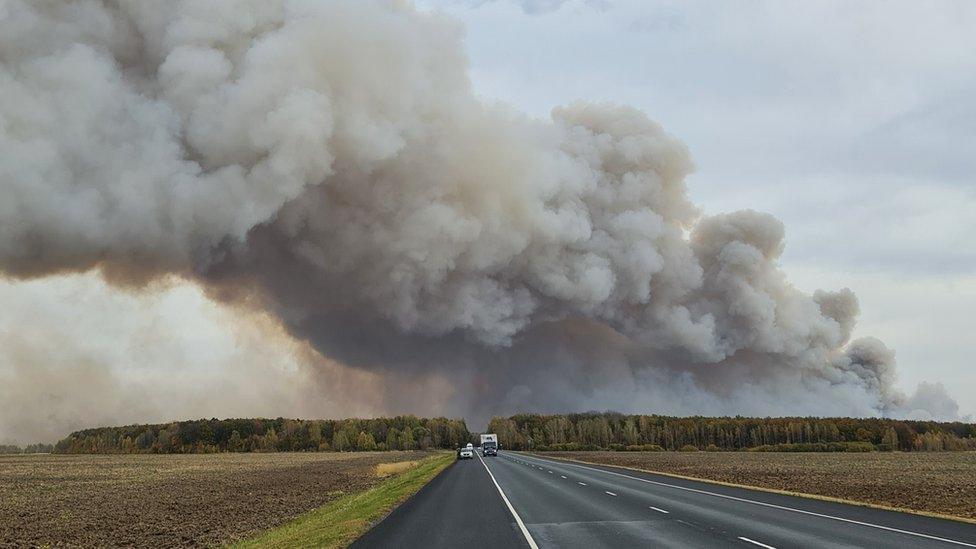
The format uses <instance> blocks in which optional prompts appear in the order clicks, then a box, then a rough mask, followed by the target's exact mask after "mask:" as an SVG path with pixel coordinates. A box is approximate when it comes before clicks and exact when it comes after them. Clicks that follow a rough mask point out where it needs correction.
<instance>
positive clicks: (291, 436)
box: [54, 416, 471, 454]
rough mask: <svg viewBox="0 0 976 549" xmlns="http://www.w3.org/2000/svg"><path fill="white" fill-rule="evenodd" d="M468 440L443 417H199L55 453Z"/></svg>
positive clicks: (102, 432)
mask: <svg viewBox="0 0 976 549" xmlns="http://www.w3.org/2000/svg"><path fill="white" fill-rule="evenodd" d="M470 440H471V433H470V432H468V428H467V426H466V425H465V423H464V421H463V420H458V419H446V418H417V417H413V416H402V417H394V418H373V419H342V420H301V419H284V418H278V419H261V418H254V419H200V420H191V421H176V422H172V423H166V424H161V425H128V426H125V427H101V428H96V429H85V430H83V431H78V432H75V433H71V434H70V435H68V436H67V437H66V438H64V439H62V440H60V441H59V442H58V443H57V444H56V445H55V447H54V451H56V452H58V453H67V454H150V453H151V454H190V453H198V454H199V453H213V452H299V451H301V452H323V451H335V452H352V451H374V450H428V449H437V448H440V449H447V448H457V447H459V446H461V445H463V444H467V443H468V442H469V441H470Z"/></svg>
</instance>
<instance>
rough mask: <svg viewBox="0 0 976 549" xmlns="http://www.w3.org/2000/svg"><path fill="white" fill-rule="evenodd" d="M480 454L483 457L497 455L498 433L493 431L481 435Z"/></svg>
mask: <svg viewBox="0 0 976 549" xmlns="http://www.w3.org/2000/svg"><path fill="white" fill-rule="evenodd" d="M481 455H483V456H485V457H488V456H497V455H498V435H496V434H494V433H489V434H487V435H481Z"/></svg>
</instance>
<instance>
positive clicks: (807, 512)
mask: <svg viewBox="0 0 976 549" xmlns="http://www.w3.org/2000/svg"><path fill="white" fill-rule="evenodd" d="M532 459H538V460H540V461H542V462H546V463H559V464H560V465H565V466H569V467H577V468H579V469H586V470H588V471H596V472H597V473H605V474H608V475H616V476H618V477H624V478H629V479H631V480H637V481H640V482H646V483H648V484H655V485H657V486H666V487H668V488H674V489H676V490H684V491H686V492H694V493H696V494H705V495H706V496H715V497H717V498H723V499H730V500H733V501H741V502H742V503H751V504H753V505H761V506H763V507H770V508H773V509H779V510H781V511H791V512H793V513H800V514H803V515H810V516H814V517H820V518H825V519H830V520H837V521H840V522H846V523H849V524H857V525H860V526H867V527H868V528H877V529H878V530H886V531H888V532H896V533H899V534H905V535H908V536H916V537H919V538H926V539H934V540H936V541H944V542H946V543H952V544H955V545H961V546H963V547H976V545H974V544H972V543H966V542H964V541H958V540H954V539H948V538H940V537H938V536H931V535H929V534H922V533H920V532H912V531H910V530H901V529H899V528H891V527H890V526H881V525H880V524H871V523H870V522H861V521H859V520H853V519H847V518H844V517H835V516H833V515H824V514H822V513H814V512H813V511H804V510H803V509H794V508H793V507H786V506H783V505H776V504H773V503H766V502H763V501H756V500H752V499H746V498H740V497H736V496H729V495H726V494H718V493H715V492H709V491H707V490H698V489H697V488H688V487H686V486H677V485H675V484H668V483H666V482H658V481H656V480H648V479H646V478H639V477H632V476H630V475H624V474H621V473H614V472H613V471H605V470H603V469H596V468H594V467H587V466H585V465H577V464H575V463H568V462H563V461H555V462H554V461H552V460H547V459H542V458H537V457H535V456H533V457H532Z"/></svg>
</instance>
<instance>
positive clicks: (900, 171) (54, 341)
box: [0, 0, 976, 443]
mask: <svg viewBox="0 0 976 549" xmlns="http://www.w3.org/2000/svg"><path fill="white" fill-rule="evenodd" d="M417 6H418V7H420V8H421V9H424V10H432V11H438V12H442V13H445V14H447V15H448V16H449V17H452V18H454V19H456V20H457V21H458V22H459V24H460V25H461V27H462V28H463V31H462V32H463V36H464V38H463V44H464V47H465V54H466V55H467V58H468V63H469V65H470V70H469V77H470V79H471V84H472V86H473V89H474V91H475V92H476V93H477V94H478V96H480V98H482V100H483V101H485V102H501V103H504V104H506V105H509V106H512V107H514V108H515V109H517V110H519V111H523V112H526V113H528V114H530V115H531V116H534V117H538V118H543V119H546V118H548V117H549V113H550V111H551V109H553V108H554V107H557V106H560V105H566V104H569V103H571V102H573V101H575V100H579V99H583V100H587V101H609V102H615V103H620V104H627V105H633V106H635V107H637V108H639V109H641V110H643V111H644V112H646V113H647V114H648V116H649V117H650V118H651V119H653V120H656V121H657V122H659V123H660V124H662V125H663V127H664V129H665V130H666V131H667V132H669V133H670V134H671V135H673V136H675V137H676V138H678V139H680V140H681V141H683V142H684V143H685V144H686V145H687V146H688V148H689V149H690V152H691V156H692V158H693V160H694V163H695V172H694V173H693V174H692V175H691V176H690V177H689V179H688V188H689V193H690V196H691V199H692V200H693V202H694V203H695V204H696V205H697V206H698V207H699V208H700V211H701V214H703V215H713V214H719V213H723V212H729V211H733V210H738V209H744V208H751V209H756V210H759V211H763V212H768V213H771V214H773V215H774V216H775V217H777V218H779V219H780V220H782V221H783V223H784V225H785V227H786V242H787V246H786V250H785V253H784V255H783V256H782V258H781V266H782V268H783V269H784V270H785V271H786V273H787V274H788V276H789V279H790V280H791V281H792V282H793V283H794V284H795V285H796V286H797V287H799V288H800V289H801V290H803V291H805V292H813V291H814V290H816V289H820V288H824V289H839V288H843V287H849V288H851V289H852V290H853V291H854V292H855V293H856V294H857V296H858V298H859V299H860V308H861V316H860V317H859V321H858V325H857V328H856V330H855V336H876V337H878V338H880V339H882V340H884V341H885V342H886V343H887V345H889V346H890V347H891V348H893V349H894V350H895V351H896V353H897V355H896V356H897V360H898V372H899V375H900V379H899V385H900V386H901V387H903V388H904V389H905V390H906V391H908V390H909V389H910V388H912V387H914V386H915V385H916V384H917V383H918V382H920V381H930V382H941V383H943V384H944V385H945V386H946V387H947V388H948V391H949V393H950V394H951V395H952V396H954V397H955V398H956V399H957V400H958V402H959V405H960V410H959V411H960V414H962V415H967V414H968V415H972V416H976V390H974V389H976V367H974V365H973V363H972V358H971V357H973V356H976V337H973V335H972V326H973V325H974V323H973V321H972V313H971V311H973V310H974V309H976V239H974V238H973V237H974V236H976V101H974V99H973V98H974V97H976V54H974V53H973V52H976V34H974V33H972V29H973V28H976V4H974V3H971V2H932V3H917V2H864V3H857V4H853V3H850V2H816V3H811V2H761V1H750V2H741V3H735V4H732V3H727V4H715V3H705V2H646V1H634V2H628V1H621V2H615V1H599V0H575V1H565V2H564V1H560V0H534V1H528V0H526V1H523V2H516V1H508V0H498V1H473V0H472V1H467V0H446V1H432V0H423V1H418V2H417ZM79 357H81V359H80V361H79ZM28 369H29V370H30V374H29V375H28V374H27V370H28ZM322 372H326V373H327V375H322ZM374 376H375V374H373V373H370V372H365V371H359V370H355V369H351V368H346V367H344V366H342V365H341V364H338V363H335V362H333V361H330V360H328V359H325V358H323V357H322V356H320V355H318V354H317V353H316V352H315V351H314V350H313V349H311V348H310V347H309V345H308V344H305V343H302V342H298V341H296V340H294V339H293V338H291V337H289V336H288V335H287V334H286V333H285V332H284V330H283V329H282V328H281V326H279V325H278V324H277V323H276V321H275V320H273V319H271V318H269V317H268V316H267V315H262V314H260V313H255V312H253V311H248V312H242V311H240V310H234V309H231V308H229V307H227V306H222V305H218V304H216V303H215V302H213V301H211V300H210V299H208V297H207V296H206V294H205V293H204V292H203V291H202V290H201V289H200V288H197V287H196V286H193V285H190V284H189V283H186V282H182V281H180V280H176V279H167V280H165V281H161V282H158V283H157V284H156V285H155V286H154V288H153V291H150V292H132V291H127V290H125V289H120V288H117V287H112V286H109V285H108V284H106V283H105V282H104V281H102V280H101V279H100V278H99V277H98V276H97V275H95V274H93V273H80V274H64V275H55V276H49V277H46V278H42V279H34V280H21V281H17V280H13V279H0V443H5V442H10V441H12V442H18V443H26V442H33V441H34V440H43V441H52V440H55V439H57V438H58V437H60V436H62V435H63V434H65V433H66V432H67V431H68V430H72V429H77V428H82V427H88V426H91V425H92V424H93V423H94V424H100V423H115V422H118V421H120V420H121V419H120V418H122V419H124V420H125V421H131V422H136V421H165V420H170V419H180V418H178V417H172V414H171V412H170V410H173V409H179V410H180V411H181V415H184V416H185V415H189V416H208V415H223V416H233V415H239V416H252V415H269V416H276V415H285V416H301V417H336V416H356V415H359V416H362V415H372V414H375V413H382V412H384V402H385V401H388V398H386V395H383V394H380V393H377V394H374V395H372V397H371V398H363V395H369V394H370V392H369V391H368V390H365V391H364V390H363V388H364V387H366V388H368V387H370V386H372V385H371V384H373V382H375V381H376V378H375V377H374ZM93 380H94V382H93ZM424 382H425V383H430V384H432V388H431V394H436V393H437V390H436V384H437V383H438V380H437V379H428V380H424ZM81 386H84V387H85V389H84V390H85V391H86V392H87V394H85V395H81V396H79V395H78V394H77V392H78V389H77V388H78V387H81ZM14 387H17V390H16V391H15V390H14V389H12V388H14ZM25 387H27V389H26V390H25V389H24V388H25ZM350 395H355V398H352V397H351V396H350ZM174 398H176V399H179V402H173V399H174ZM38 403H42V405H38ZM424 405H425V406H427V407H428V408H427V409H424V410H419V412H425V411H426V410H428V409H429V410H433V409H436V408H437V405H438V404H437V403H436V402H429V403H424ZM38 409H43V410H45V412H44V414H43V415H40V416H39V415H38V414H37V413H36V410H38Z"/></svg>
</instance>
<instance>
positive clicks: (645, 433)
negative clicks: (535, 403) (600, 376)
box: [488, 412, 976, 452]
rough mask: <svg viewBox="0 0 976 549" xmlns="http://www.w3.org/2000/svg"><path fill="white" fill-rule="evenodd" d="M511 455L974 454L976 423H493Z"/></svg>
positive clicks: (641, 419)
mask: <svg viewBox="0 0 976 549" xmlns="http://www.w3.org/2000/svg"><path fill="white" fill-rule="evenodd" d="M488 432H492V433H496V434H497V435H498V441H499V444H500V445H501V447H502V448H510V449H513V450H538V451H560V450H621V451H626V450H631V451H641V450H643V451H652V450H684V451H693V450H711V451H723V450H725V451H728V450H752V451H872V450H881V451H891V450H900V451H906V452H907V451H945V450H976V424H971V423H961V422H952V423H949V422H935V421H907V420H895V419H884V418H846V417H841V418H816V417H782V418H751V417H668V416H657V415H624V414H619V413H615V412H605V413H596V412H588V413H582V414H560V415H540V414H518V415H514V416H511V417H495V418H492V420H491V422H490V423H489V425H488Z"/></svg>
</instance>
